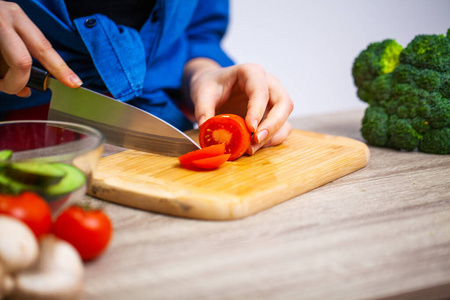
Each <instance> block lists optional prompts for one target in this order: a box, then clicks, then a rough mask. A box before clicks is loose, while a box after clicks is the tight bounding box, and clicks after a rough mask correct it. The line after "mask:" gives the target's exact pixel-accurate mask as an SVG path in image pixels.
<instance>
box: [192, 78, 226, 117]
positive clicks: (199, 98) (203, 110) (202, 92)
mask: <svg viewBox="0 0 450 300" xmlns="http://www.w3.org/2000/svg"><path fill="white" fill-rule="evenodd" d="M191 97H192V101H193V102H194V104H195V109H194V110H195V119H196V120H197V122H198V125H199V126H200V125H202V124H203V123H204V122H205V121H206V120H208V119H209V118H212V117H214V115H215V109H216V105H217V103H218V102H219V100H220V97H221V93H220V92H219V88H218V87H217V86H216V85H215V84H214V85H205V86H202V87H200V88H198V89H197V90H195V91H192V92H191Z"/></svg>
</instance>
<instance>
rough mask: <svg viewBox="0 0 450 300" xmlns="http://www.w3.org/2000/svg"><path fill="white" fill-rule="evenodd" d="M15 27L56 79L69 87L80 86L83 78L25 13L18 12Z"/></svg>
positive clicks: (31, 50)
mask: <svg viewBox="0 0 450 300" xmlns="http://www.w3.org/2000/svg"><path fill="white" fill-rule="evenodd" d="M16 17H17V22H16V23H15V24H16V25H15V28H16V30H17V33H18V34H19V36H20V37H21V38H22V39H23V41H24V43H25V45H26V47H27V48H28V51H29V52H30V54H31V56H32V57H34V58H35V59H36V60H38V61H39V62H40V63H41V64H42V65H43V66H44V68H45V69H46V70H47V71H48V72H50V74H52V75H53V76H54V77H55V78H56V79H58V80H59V81H61V82H62V83H63V84H65V85H67V86H68V87H79V86H81V85H82V81H81V79H80V78H79V77H78V76H77V75H76V74H75V73H74V72H73V71H72V70H71V69H70V68H69V67H68V66H67V64H66V63H65V62H64V60H63V59H62V58H61V56H60V55H59V54H58V52H56V50H55V49H54V48H53V47H52V45H51V44H50V42H49V41H48V40H47V39H46V38H45V36H44V34H43V33H42V32H41V31H40V30H39V28H38V27H37V26H36V25H35V24H34V23H33V22H32V21H31V20H30V19H29V18H28V17H27V16H26V15H25V13H23V14H17V16H16Z"/></svg>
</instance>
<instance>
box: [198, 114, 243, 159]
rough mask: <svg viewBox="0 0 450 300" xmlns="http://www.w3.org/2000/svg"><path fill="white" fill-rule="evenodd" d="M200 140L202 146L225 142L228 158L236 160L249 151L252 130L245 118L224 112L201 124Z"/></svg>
mask: <svg viewBox="0 0 450 300" xmlns="http://www.w3.org/2000/svg"><path fill="white" fill-rule="evenodd" d="M199 142H200V146H201V147H202V148H204V147H208V146H211V145H215V144H225V153H226V154H228V153H229V154H231V155H230V157H229V158H228V160H235V159H236V158H238V157H240V156H241V155H243V154H244V153H245V151H247V149H248V147H249V146H250V143H251V132H250V131H249V130H248V128H247V125H246V124H245V120H244V119H243V118H242V117H240V116H238V115H234V114H222V115H217V116H215V117H212V118H209V119H208V120H206V122H205V123H203V124H202V125H201V126H200V132H199Z"/></svg>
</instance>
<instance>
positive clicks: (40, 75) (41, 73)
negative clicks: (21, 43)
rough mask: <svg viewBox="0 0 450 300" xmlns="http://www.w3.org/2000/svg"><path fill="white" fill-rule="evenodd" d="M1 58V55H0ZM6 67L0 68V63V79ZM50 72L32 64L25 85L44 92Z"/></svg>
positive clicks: (0, 66)
mask: <svg viewBox="0 0 450 300" xmlns="http://www.w3.org/2000/svg"><path fill="white" fill-rule="evenodd" d="M0 58H1V56H0ZM7 71H8V69H7V68H2V65H1V64H0V79H1V78H3V76H5V74H6V72H7ZM49 76H50V73H49V72H48V71H46V70H42V69H40V68H38V67H35V66H32V67H31V72H30V78H29V79H28V83H27V87H29V88H32V89H35V90H38V91H39V92H45V91H46V90H47V88H48V77H49Z"/></svg>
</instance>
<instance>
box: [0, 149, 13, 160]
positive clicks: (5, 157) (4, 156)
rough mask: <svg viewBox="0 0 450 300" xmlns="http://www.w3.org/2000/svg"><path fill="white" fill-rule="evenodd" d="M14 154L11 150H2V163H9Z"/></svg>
mask: <svg viewBox="0 0 450 300" xmlns="http://www.w3.org/2000/svg"><path fill="white" fill-rule="evenodd" d="M12 154H13V152H12V150H9V149H6V150H1V151H0V162H4V161H8V160H9V159H10V158H11V156H12Z"/></svg>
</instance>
